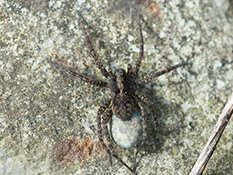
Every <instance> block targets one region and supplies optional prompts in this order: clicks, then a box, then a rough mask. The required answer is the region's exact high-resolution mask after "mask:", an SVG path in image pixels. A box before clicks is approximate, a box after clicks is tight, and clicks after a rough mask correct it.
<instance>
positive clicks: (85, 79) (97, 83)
mask: <svg viewBox="0 0 233 175" xmlns="http://www.w3.org/2000/svg"><path fill="white" fill-rule="evenodd" d="M48 62H49V63H50V64H52V65H54V66H56V67H57V68H58V69H60V70H61V71H65V72H67V73H69V74H71V75H73V76H75V77H77V78H79V79H80V80H82V81H84V82H86V83H89V84H92V85H94V86H99V87H107V85H108V83H106V82H103V81H98V80H93V79H91V78H88V77H86V76H84V75H82V74H79V73H77V72H74V71H73V70H72V69H70V68H68V67H65V66H62V65H60V64H58V63H55V62H54V61H48Z"/></svg>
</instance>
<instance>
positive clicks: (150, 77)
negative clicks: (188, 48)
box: [138, 63, 188, 84]
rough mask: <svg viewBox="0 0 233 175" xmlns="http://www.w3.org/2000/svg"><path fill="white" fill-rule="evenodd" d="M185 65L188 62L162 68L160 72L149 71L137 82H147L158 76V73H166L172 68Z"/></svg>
mask: <svg viewBox="0 0 233 175" xmlns="http://www.w3.org/2000/svg"><path fill="white" fill-rule="evenodd" d="M186 65H188V63H184V64H178V65H175V66H172V67H169V68H168V69H165V70H162V71H160V72H156V73H151V74H149V75H147V76H145V77H143V78H141V79H140V80H139V82H138V83H139V84H144V83H147V82H148V81H151V80H152V79H153V78H155V77H159V76H160V75H163V74H165V73H168V72H170V71H172V70H174V69H176V68H178V67H182V66H186Z"/></svg>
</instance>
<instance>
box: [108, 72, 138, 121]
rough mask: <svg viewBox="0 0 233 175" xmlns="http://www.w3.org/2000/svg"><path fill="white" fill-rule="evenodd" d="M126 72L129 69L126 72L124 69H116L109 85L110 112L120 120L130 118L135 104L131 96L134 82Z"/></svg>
mask: <svg viewBox="0 0 233 175" xmlns="http://www.w3.org/2000/svg"><path fill="white" fill-rule="evenodd" d="M128 73H129V70H128V72H127V73H126V72H125V70H124V69H117V70H116V74H115V75H113V78H112V79H111V82H110V86H109V87H110V91H111V96H112V112H113V114H115V115H116V116H117V117H118V118H120V119H122V120H129V119H130V118H131V116H132V113H133V110H134V105H135V100H134V98H133V97H132V93H134V89H133V88H134V86H133V84H134V82H133V80H131V77H130V76H129V74H128Z"/></svg>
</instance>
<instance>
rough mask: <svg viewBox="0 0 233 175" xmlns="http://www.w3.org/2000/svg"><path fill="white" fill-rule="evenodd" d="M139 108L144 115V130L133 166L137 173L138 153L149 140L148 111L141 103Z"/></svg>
mask: <svg viewBox="0 0 233 175" xmlns="http://www.w3.org/2000/svg"><path fill="white" fill-rule="evenodd" d="M138 106H139V108H140V110H141V115H142V128H143V137H142V138H143V139H142V142H141V143H140V145H139V147H138V149H137V151H136V154H135V157H134V166H133V170H134V171H136V168H137V164H136V159H137V155H138V153H139V152H140V150H141V148H142V147H143V145H144V144H145V141H146V139H147V125H146V109H145V104H144V103H143V102H141V101H139V102H138Z"/></svg>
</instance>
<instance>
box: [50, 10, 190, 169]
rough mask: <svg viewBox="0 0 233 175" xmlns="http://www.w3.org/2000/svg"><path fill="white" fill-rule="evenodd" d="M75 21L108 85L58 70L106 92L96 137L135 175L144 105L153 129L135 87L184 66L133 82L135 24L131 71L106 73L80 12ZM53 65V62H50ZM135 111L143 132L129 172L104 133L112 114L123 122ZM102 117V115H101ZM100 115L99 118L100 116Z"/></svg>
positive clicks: (146, 100)
mask: <svg viewBox="0 0 233 175" xmlns="http://www.w3.org/2000/svg"><path fill="white" fill-rule="evenodd" d="M78 15H79V18H80V20H81V25H82V28H83V30H84V34H85V37H86V40H87V43H88V46H89V49H90V53H91V56H92V57H93V58H94V60H95V63H96V65H97V66H98V68H99V70H100V71H101V73H102V75H103V76H104V77H105V78H107V79H108V82H104V81H100V80H94V79H91V78H88V77H85V76H83V75H82V74H79V73H76V72H75V71H73V70H72V69H71V68H67V67H63V66H61V65H59V66H58V67H59V68H61V69H62V70H64V71H66V72H68V73H69V74H71V75H73V76H75V77H77V78H79V79H81V80H82V81H85V82H87V83H89V84H92V85H95V86H99V87H105V88H109V89H110V92H111V93H110V94H111V95H110V98H109V99H108V100H106V102H105V103H104V104H103V105H102V106H101V107H100V108H99V110H98V113H97V127H98V137H99V140H100V142H101V144H102V146H103V148H104V149H105V150H106V151H107V153H108V154H109V158H110V163H112V162H111V156H113V157H115V158H116V159H117V160H118V161H119V162H120V163H122V164H123V165H124V166H126V167H127V168H128V169H129V170H130V171H131V172H132V173H135V170H136V156H137V154H138V152H139V151H140V149H141V147H142V146H143V144H144V143H145V139H146V137H147V124H146V118H147V116H148V115H147V114H146V109H145V106H146V105H147V106H148V108H149V109H150V112H151V115H152V118H153V121H154V126H155V127H156V115H155V113H154V109H153V106H152V103H151V101H150V100H149V98H148V97H146V96H145V95H143V94H141V93H140V92H139V91H138V89H137V87H138V85H143V84H145V83H147V82H149V81H151V80H152V79H153V78H155V77H158V76H160V75H163V74H165V73H167V72H170V71H172V70H174V69H176V68H178V67H181V66H184V65H187V64H186V63H184V64H178V65H175V66H172V67H170V68H168V69H165V70H162V71H159V72H156V73H151V74H149V75H147V76H145V77H143V78H139V79H136V75H137V73H138V71H139V69H140V66H141V61H142V57H143V36H142V27H141V24H140V20H139V29H140V53H139V56H138V58H137V59H136V64H135V67H134V68H133V67H132V66H131V65H130V64H129V65H128V68H127V72H126V71H125V70H124V69H116V70H115V71H111V70H109V71H107V70H106V69H105V67H104V66H103V64H102V63H101V61H100V60H99V58H98V57H97V54H96V52H95V50H94V48H93V46H92V43H91V41H90V37H89V35H88V33H87V31H86V28H85V25H84V19H83V17H82V15H81V14H80V12H78ZM52 63H54V62H52ZM136 107H137V108H138V109H139V111H140V113H141V116H142V126H143V127H142V128H143V139H142V142H141V143H140V145H139V147H138V150H137V152H136V155H135V159H134V167H133V168H130V167H129V166H128V165H127V164H126V163H124V162H123V161H122V159H121V158H120V157H119V156H118V155H117V154H116V152H115V150H114V147H113V146H112V139H111V136H110V134H109V131H108V127H107V123H108V121H109V119H110V118H111V117H112V115H113V114H115V115H116V116H117V117H118V118H119V119H121V120H123V121H126V120H130V118H131V116H132V113H133V111H134V110H135V108H136ZM103 113H105V115H103ZM102 115H103V116H102ZM102 130H103V131H104V135H105V137H106V139H107V144H106V143H105V142H104V140H103V132H102Z"/></svg>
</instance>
